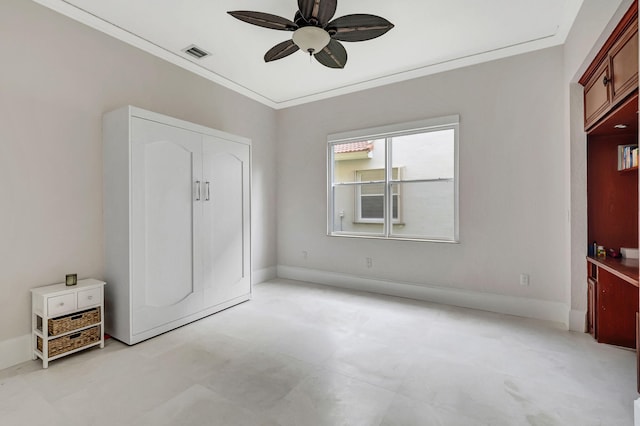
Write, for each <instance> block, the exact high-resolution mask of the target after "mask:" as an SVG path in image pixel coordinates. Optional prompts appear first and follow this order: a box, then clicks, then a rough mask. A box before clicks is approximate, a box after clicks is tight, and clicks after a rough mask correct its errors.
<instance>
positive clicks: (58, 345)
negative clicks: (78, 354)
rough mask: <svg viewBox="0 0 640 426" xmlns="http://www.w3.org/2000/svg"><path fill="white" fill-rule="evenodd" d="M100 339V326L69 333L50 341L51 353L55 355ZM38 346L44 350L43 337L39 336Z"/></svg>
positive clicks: (51, 355) (52, 355) (50, 354)
mask: <svg viewBox="0 0 640 426" xmlns="http://www.w3.org/2000/svg"><path fill="white" fill-rule="evenodd" d="M99 341H100V326H96V327H91V328H87V329H86V330H82V331H79V332H77V333H73V334H68V335H66V336H62V337H58V338H57V339H52V340H50V341H49V351H48V352H49V355H48V356H50V357H54V356H56V355H60V354H63V353H65V352H69V351H72V350H74V349H78V348H81V347H83V346H87V345H90V344H91V343H96V342H99ZM36 346H37V348H38V350H39V351H40V352H42V339H41V338H40V337H38V339H37V342H36Z"/></svg>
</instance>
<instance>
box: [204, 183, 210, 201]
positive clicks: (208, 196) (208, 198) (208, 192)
mask: <svg viewBox="0 0 640 426" xmlns="http://www.w3.org/2000/svg"><path fill="white" fill-rule="evenodd" d="M205 185H207V193H206V195H205V197H206V198H205V201H209V200H211V190H210V188H209V186H210V185H209V182H205Z"/></svg>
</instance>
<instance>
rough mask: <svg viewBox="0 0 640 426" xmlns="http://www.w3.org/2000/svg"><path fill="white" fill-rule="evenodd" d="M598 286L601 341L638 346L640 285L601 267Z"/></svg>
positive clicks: (598, 318) (599, 335) (598, 315)
mask: <svg viewBox="0 0 640 426" xmlns="http://www.w3.org/2000/svg"><path fill="white" fill-rule="evenodd" d="M597 289H598V295H597V299H596V300H597V304H598V311H597V313H596V329H597V331H598V342H600V343H609V344H612V345H618V346H624V347H627V348H635V347H636V312H638V288H637V287H635V286H633V285H632V284H630V283H628V282H626V281H624V280H623V279H621V278H618V277H616V276H615V275H613V274H612V273H610V272H608V271H606V270H604V269H603V268H598V285H597Z"/></svg>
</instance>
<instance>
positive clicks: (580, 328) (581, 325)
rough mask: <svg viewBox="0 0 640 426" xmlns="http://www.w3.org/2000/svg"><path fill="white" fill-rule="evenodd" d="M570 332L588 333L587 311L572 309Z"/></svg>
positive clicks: (570, 313)
mask: <svg viewBox="0 0 640 426" xmlns="http://www.w3.org/2000/svg"><path fill="white" fill-rule="evenodd" d="M569 330H570V331H577V332H579V333H584V332H586V331H587V311H580V310H577V309H572V310H571V311H570V312H569Z"/></svg>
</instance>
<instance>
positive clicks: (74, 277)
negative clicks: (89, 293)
mask: <svg viewBox="0 0 640 426" xmlns="http://www.w3.org/2000/svg"><path fill="white" fill-rule="evenodd" d="M64 282H65V284H66V285H68V286H71V285H76V284H78V274H67V275H65V279H64Z"/></svg>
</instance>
